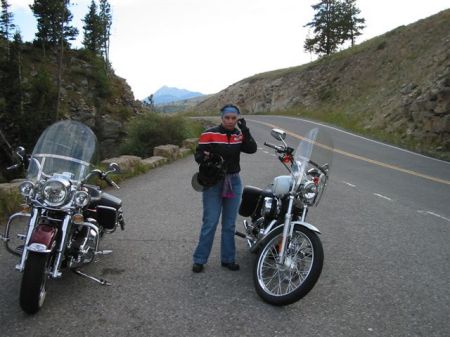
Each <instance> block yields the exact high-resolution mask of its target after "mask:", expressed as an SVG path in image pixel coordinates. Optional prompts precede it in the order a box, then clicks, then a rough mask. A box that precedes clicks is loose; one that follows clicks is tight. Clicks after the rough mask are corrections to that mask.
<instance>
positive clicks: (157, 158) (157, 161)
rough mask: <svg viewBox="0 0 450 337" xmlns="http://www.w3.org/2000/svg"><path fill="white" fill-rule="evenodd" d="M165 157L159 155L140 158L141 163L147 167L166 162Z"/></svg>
mask: <svg viewBox="0 0 450 337" xmlns="http://www.w3.org/2000/svg"><path fill="white" fill-rule="evenodd" d="M167 161H168V160H167V158H165V157H161V156H153V157H150V158H145V159H143V160H142V162H141V163H142V164H143V165H144V166H146V167H148V168H155V167H158V166H161V165H164V164H165V163H167Z"/></svg>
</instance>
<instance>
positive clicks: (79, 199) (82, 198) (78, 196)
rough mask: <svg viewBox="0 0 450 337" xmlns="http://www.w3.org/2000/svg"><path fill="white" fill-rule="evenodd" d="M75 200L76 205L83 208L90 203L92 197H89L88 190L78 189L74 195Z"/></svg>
mask: <svg viewBox="0 0 450 337" xmlns="http://www.w3.org/2000/svg"><path fill="white" fill-rule="evenodd" d="M73 200H74V202H75V206H77V207H81V208H83V207H86V206H87V205H88V204H89V202H90V201H91V198H90V197H89V194H88V193H87V192H84V191H78V192H76V193H75V195H74V196H73Z"/></svg>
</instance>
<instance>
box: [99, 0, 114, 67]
mask: <svg viewBox="0 0 450 337" xmlns="http://www.w3.org/2000/svg"><path fill="white" fill-rule="evenodd" d="M99 17H100V25H101V31H102V37H101V43H100V46H101V50H102V54H103V55H104V57H105V61H106V65H107V66H108V65H109V44H110V36H111V25H112V13H111V5H110V4H109V2H108V0H100V13H99Z"/></svg>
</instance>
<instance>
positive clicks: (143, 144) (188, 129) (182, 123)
mask: <svg viewBox="0 0 450 337" xmlns="http://www.w3.org/2000/svg"><path fill="white" fill-rule="evenodd" d="M202 129H203V128H202V126H201V124H200V123H199V122H196V121H192V120H188V119H186V118H183V117H181V116H164V115H159V114H157V113H145V114H144V115H140V116H138V117H136V118H134V119H133V120H131V121H130V122H129V123H128V125H127V134H128V137H127V139H126V140H125V142H124V143H123V144H122V146H121V149H120V152H121V153H122V154H132V155H136V156H140V157H143V158H146V157H150V156H152V155H153V148H154V147H155V146H158V145H164V144H175V145H180V144H181V142H182V141H183V140H184V139H186V138H192V137H198V136H199V135H200V133H201V132H202Z"/></svg>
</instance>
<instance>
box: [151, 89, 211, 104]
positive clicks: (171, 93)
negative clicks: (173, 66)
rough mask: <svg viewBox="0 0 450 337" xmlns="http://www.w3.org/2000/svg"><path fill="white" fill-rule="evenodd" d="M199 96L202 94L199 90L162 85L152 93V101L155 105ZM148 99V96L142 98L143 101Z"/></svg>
mask: <svg viewBox="0 0 450 337" xmlns="http://www.w3.org/2000/svg"><path fill="white" fill-rule="evenodd" d="M200 96H204V95H203V94H202V93H201V92H195V91H189V90H186V89H179V88H175V87H169V86H167V85H163V86H162V87H161V88H159V89H158V90H157V91H156V92H155V93H154V94H153V103H154V104H155V105H163V104H168V103H173V102H176V101H181V100H185V99H189V98H194V97H200ZM148 101H149V97H147V98H145V99H144V102H148Z"/></svg>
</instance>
